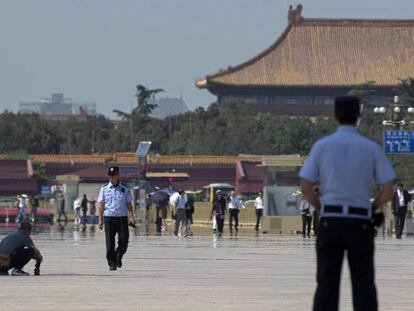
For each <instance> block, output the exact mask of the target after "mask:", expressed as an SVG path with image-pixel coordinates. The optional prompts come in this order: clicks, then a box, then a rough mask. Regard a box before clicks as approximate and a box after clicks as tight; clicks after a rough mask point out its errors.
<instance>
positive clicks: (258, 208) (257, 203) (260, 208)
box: [254, 191, 263, 233]
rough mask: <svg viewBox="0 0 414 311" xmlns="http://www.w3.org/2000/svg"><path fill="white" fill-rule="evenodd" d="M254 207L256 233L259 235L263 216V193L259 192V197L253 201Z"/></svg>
mask: <svg viewBox="0 0 414 311" xmlns="http://www.w3.org/2000/svg"><path fill="white" fill-rule="evenodd" d="M254 206H255V207H256V227H255V231H256V233H259V225H260V219H261V218H262V216H263V193H262V192H261V191H260V192H259V196H258V197H257V198H256V200H254Z"/></svg>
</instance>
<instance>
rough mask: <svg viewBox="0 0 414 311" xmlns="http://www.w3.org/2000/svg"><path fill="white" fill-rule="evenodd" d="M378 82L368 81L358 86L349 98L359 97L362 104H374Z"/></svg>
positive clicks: (350, 93)
mask: <svg viewBox="0 0 414 311" xmlns="http://www.w3.org/2000/svg"><path fill="white" fill-rule="evenodd" d="M375 86H376V82H375V81H367V82H364V83H361V84H360V85H357V86H356V87H355V88H353V89H352V90H350V91H349V92H348V94H347V95H349V96H357V97H359V98H360V100H361V103H362V104H363V105H369V104H371V103H372V101H373V99H374V96H375V94H376V92H377V91H376V89H375Z"/></svg>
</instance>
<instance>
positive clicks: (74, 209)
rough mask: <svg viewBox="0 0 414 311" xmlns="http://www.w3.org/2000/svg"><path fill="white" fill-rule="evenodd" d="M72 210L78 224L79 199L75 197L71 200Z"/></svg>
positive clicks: (79, 215) (79, 212)
mask: <svg viewBox="0 0 414 311" xmlns="http://www.w3.org/2000/svg"><path fill="white" fill-rule="evenodd" d="M73 211H74V213H75V223H76V224H78V223H80V221H81V199H80V198H76V199H75V200H74V201H73Z"/></svg>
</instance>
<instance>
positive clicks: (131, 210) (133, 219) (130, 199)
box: [126, 189, 135, 224]
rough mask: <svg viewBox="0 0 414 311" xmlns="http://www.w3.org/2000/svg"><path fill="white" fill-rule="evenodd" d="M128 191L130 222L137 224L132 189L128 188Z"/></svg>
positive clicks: (127, 200)
mask: <svg viewBox="0 0 414 311" xmlns="http://www.w3.org/2000/svg"><path fill="white" fill-rule="evenodd" d="M126 193H127V198H126V202H127V203H126V204H127V208H128V215H129V222H131V223H134V224H135V215H134V209H133V208H132V195H131V191H130V190H129V189H128V190H127V192H126Z"/></svg>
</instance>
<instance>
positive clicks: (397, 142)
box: [383, 131, 414, 154]
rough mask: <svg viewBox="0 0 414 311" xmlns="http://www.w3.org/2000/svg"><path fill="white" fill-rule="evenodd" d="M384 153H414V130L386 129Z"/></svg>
mask: <svg viewBox="0 0 414 311" xmlns="http://www.w3.org/2000/svg"><path fill="white" fill-rule="evenodd" d="M383 139H384V142H383V145H384V153H386V154H409V153H414V131H384V136H383Z"/></svg>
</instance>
